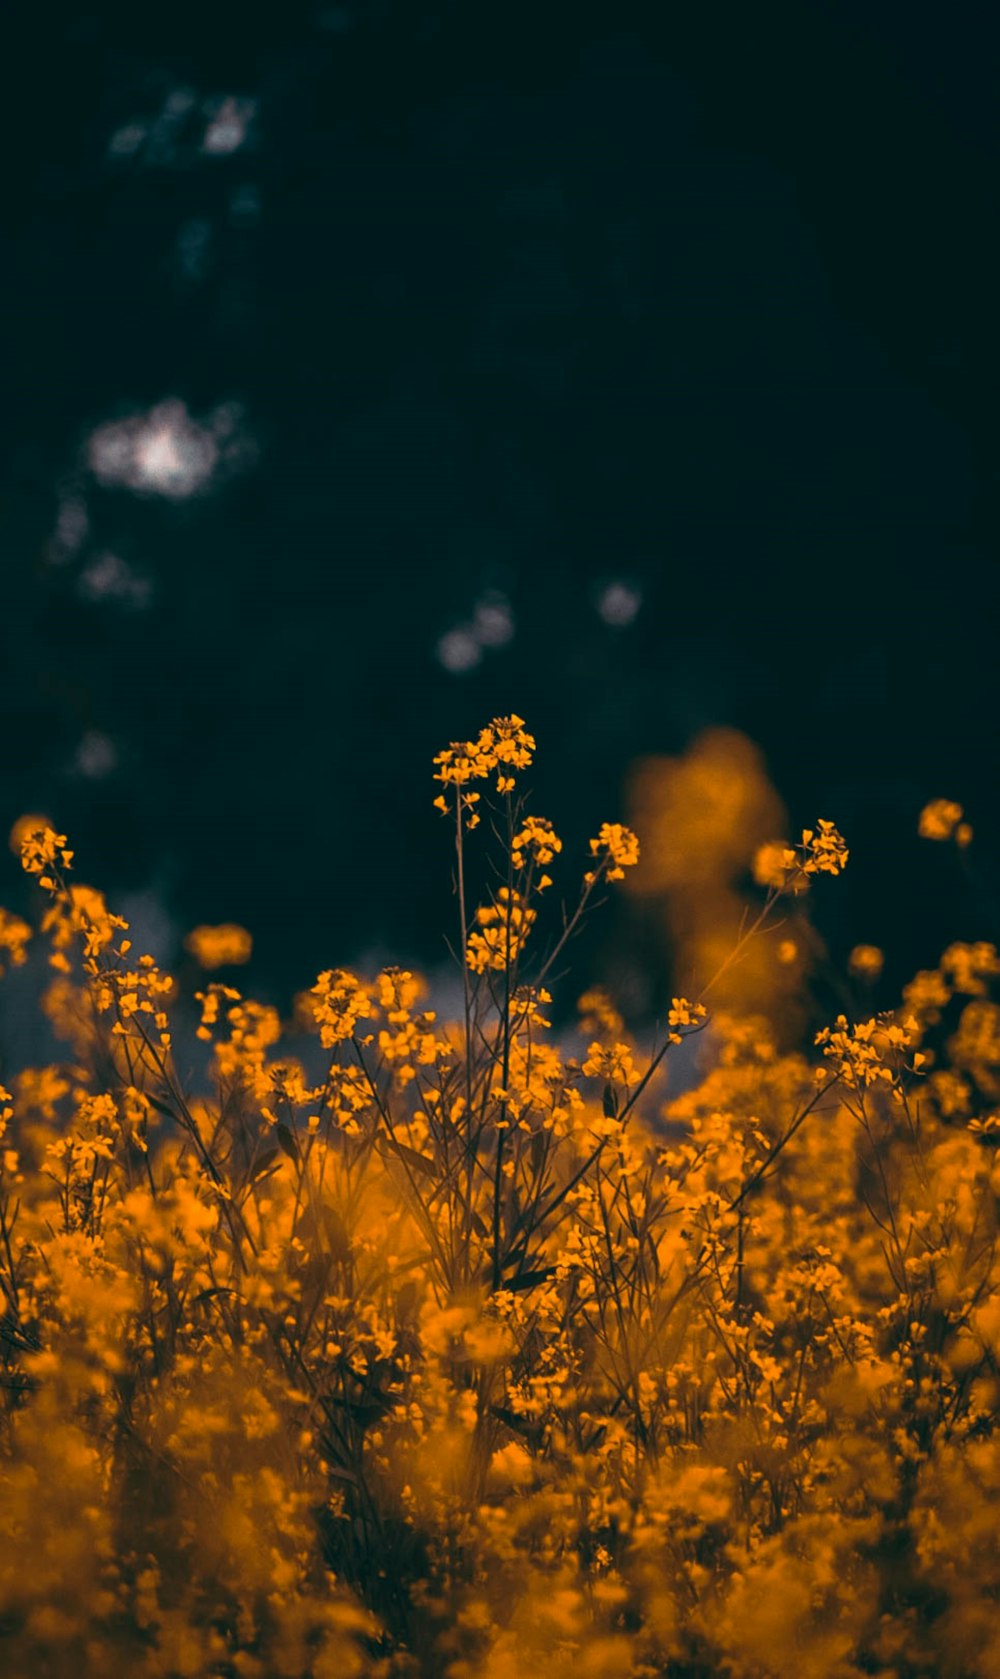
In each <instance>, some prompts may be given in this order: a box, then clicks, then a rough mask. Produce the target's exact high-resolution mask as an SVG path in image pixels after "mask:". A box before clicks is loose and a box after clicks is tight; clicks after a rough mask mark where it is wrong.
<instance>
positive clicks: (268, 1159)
mask: <svg viewBox="0 0 1000 1679" xmlns="http://www.w3.org/2000/svg"><path fill="white" fill-rule="evenodd" d="M280 1153H281V1150H280V1149H276V1148H266V1149H265V1150H264V1152H263V1154H262V1155H261V1156H260V1158H259V1160H256V1161H255V1162H254V1168H253V1171H252V1172H251V1174H250V1182H251V1183H256V1182H257V1179H258V1178H262V1177H263V1176H264V1173H265V1172H266V1171H267V1168H268V1167H269V1166H273V1165H274V1162H275V1161H276V1160H277V1158H278V1155H279V1154H280Z"/></svg>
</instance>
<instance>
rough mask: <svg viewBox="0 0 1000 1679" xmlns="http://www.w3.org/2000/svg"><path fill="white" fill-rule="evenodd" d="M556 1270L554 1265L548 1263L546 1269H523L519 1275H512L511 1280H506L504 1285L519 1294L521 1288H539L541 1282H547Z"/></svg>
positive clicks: (513, 1292)
mask: <svg viewBox="0 0 1000 1679" xmlns="http://www.w3.org/2000/svg"><path fill="white" fill-rule="evenodd" d="M555 1271H556V1268H555V1266H554V1265H546V1267H545V1269H544V1271H522V1272H521V1275H520V1276H519V1277H512V1278H511V1280H510V1282H505V1283H504V1285H503V1286H504V1288H508V1289H510V1291H511V1293H512V1294H517V1293H518V1292H519V1291H520V1290H521V1289H524V1288H537V1287H538V1285H539V1283H547V1282H548V1280H549V1278H550V1277H554V1276H555Z"/></svg>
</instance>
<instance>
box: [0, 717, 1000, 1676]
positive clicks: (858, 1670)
mask: <svg viewBox="0 0 1000 1679" xmlns="http://www.w3.org/2000/svg"><path fill="white" fill-rule="evenodd" d="M534 747H535V743H534V741H533V739H532V737H531V736H530V734H528V732H527V730H526V728H525V726H524V724H523V722H522V721H521V719H520V718H518V717H505V718H498V719H495V720H494V721H493V723H492V724H490V725H489V726H488V727H486V728H484V729H483V730H482V731H481V733H480V734H479V736H478V738H477V739H475V740H472V741H464V742H459V743H454V744H453V745H452V746H450V747H449V748H447V749H446V750H445V751H443V752H441V753H439V755H438V756H437V758H436V759H435V762H434V766H433V768H434V775H435V780H436V789H437V798H436V803H437V806H438V808H439V810H440V812H441V818H442V822H441V828H442V836H443V841H444V855H445V861H444V862H443V865H442V882H443V883H445V882H446V879H447V869H448V866H449V865H448V855H449V853H450V862H451V867H452V870H453V876H454V886H455V896H456V904H455V913H454V915H453V916H452V918H451V919H452V930H451V932H450V934H449V937H450V941H451V946H452V951H453V955H454V961H455V964H456V971H457V972H458V973H459V975H460V980H459V990H458V991H457V992H456V995H457V996H458V997H459V999H460V1002H459V1006H458V1008H457V1009H456V1010H455V1011H454V1012H455V1013H456V1014H457V1018H455V1019H447V1018H441V1017H440V1016H439V1015H438V1014H437V1013H436V1012H435V1011H434V1009H433V1007H431V1006H430V1004H431V1002H432V1001H433V999H432V998H431V997H430V996H429V994H428V988H427V986H426V984H425V982H424V981H423V980H422V979H421V977H420V976H419V975H417V974H415V973H412V972H409V971H407V970H403V969H398V968H392V967H390V968H386V969H384V970H383V971H382V972H380V973H377V974H374V975H357V974H354V973H352V972H348V971H346V970H344V969H330V970H327V971H326V972H324V973H322V974H320V976H319V978H318V979H317V980H316V982H315V984H313V985H312V987H311V989H308V990H305V991H304V992H303V993H302V994H301V996H300V997H299V998H298V1000H297V1004H296V1010H295V1014H294V1017H293V1018H292V1019H291V1020H288V1021H283V1020H282V1019H280V1018H279V1015H278V1012H277V1011H276V1010H275V1008H273V1007H272V1006H270V1005H265V1004H260V1003H257V1002H255V1001H254V1000H252V999H251V998H249V997H246V996H244V995H242V994H241V992H240V991H239V990H238V989H237V988H236V986H235V985H234V984H233V983H232V979H233V977H234V972H235V969H236V968H237V967H238V965H239V964H240V963H241V962H242V961H244V960H245V959H246V956H247V954H248V951H249V936H248V935H247V934H246V933H245V932H244V930H243V929H242V928H239V927H234V926H223V927H214V928H210V927H204V928H199V929H196V930H195V931H194V932H193V933H192V934H191V935H190V937H189V940H188V950H189V953H190V957H191V963H192V966H193V965H194V964H195V963H197V964H200V972H201V973H202V975H203V978H202V980H201V981H200V988H198V989H195V988H194V986H192V987H190V988H189V989H187V990H186V989H185V988H184V987H183V986H181V985H180V984H179V983H178V982H177V981H176V980H175V979H174V978H173V977H172V976H171V975H170V974H168V973H166V972H163V971H162V970H161V968H160V966H159V965H158V964H157V962H156V961H154V960H153V958H152V957H151V956H149V955H147V954H145V953H144V952H143V951H142V950H141V949H136V948H134V947H133V945H132V943H131V940H130V937H129V928H128V926H127V924H126V923H125V921H124V920H123V919H122V918H121V917H120V916H117V915H116V914H114V913H113V911H112V910H111V909H109V908H108V907H107V905H106V903H105V900H104V897H103V896H102V894H101V892H100V891H98V890H97V889H95V888H92V887H90V886H86V885H82V884H80V883H78V882H77V879H76V876H75V873H74V870H73V852H72V850H71V849H70V843H71V841H70V840H69V839H68V838H67V837H66V836H65V835H62V834H59V833H56V832H55V831H54V830H53V829H52V828H51V827H49V826H47V825H44V824H42V823H40V822H39V821H38V820H37V819H32V818H30V817H26V818H24V819H22V821H21V822H20V823H19V824H18V826H17V829H16V835H15V837H16V840H17V843H18V849H19V852H20V858H21V862H22V864H23V867H24V869H25V870H26V871H27V874H28V875H29V876H31V877H32V892H33V893H34V894H35V897H36V900H37V916H36V917H35V919H36V921H37V926H32V925H30V924H29V922H28V920H27V919H25V918H23V917H22V916H21V915H18V914H13V913H8V912H6V911H2V912H0V967H2V968H11V967H14V966H21V965H23V964H24V963H25V962H26V961H27V960H28V958H29V955H30V952H31V950H32V949H33V948H34V941H35V940H36V939H38V940H41V941H42V942H43V944H45V945H46V946H47V948H48V961H49V963H50V964H51V972H50V973H49V975H48V978H47V980H46V984H45V987H44V990H43V993H42V995H41V1003H40V1006H41V1007H42V1009H43V1010H44V1013H45V1016H46V1018H47V1021H48V1026H49V1029H50V1031H51V1034H52V1038H53V1042H54V1044H55V1045H57V1046H58V1058H57V1059H53V1060H52V1062H51V1064H48V1065H41V1066H23V1065H21V1066H18V1068H17V1070H16V1071H12V1072H10V1073H9V1074H5V1075H4V1076H5V1083H4V1085H3V1086H2V1088H0V1137H2V1141H0V1285H2V1293H3V1298H2V1299H0V1312H2V1316H0V1394H2V1437H0V1672H2V1673H3V1674H4V1675H5V1676H9V1679H64V1676H66V1679H70V1676H72V1679H98V1676H100V1679H106V1676H118V1675H121V1676H123V1679H131V1676H133V1675H134V1676H135V1679H175V1676H176V1679H180V1676H192V1679H193V1676H202V1675H204V1676H209V1675H212V1676H219V1679H223V1676H225V1679H237V1676H238V1679H278V1676H281V1679H350V1676H352V1675H356V1676H358V1679H397V1676H398V1679H410V1676H413V1679H418V1676H420V1679H423V1676H427V1679H436V1676H438V1675H440V1676H442V1679H519V1676H520V1675H530V1674H532V1673H534V1672H537V1671H544V1672H545V1674H546V1675H547V1679H560V1676H564V1675H565V1676H569V1675H573V1676H574V1679H655V1676H664V1679H668V1676H669V1679H714V1676H716V1675H718V1676H720V1679H786V1676H787V1679H860V1676H862V1675H876V1676H881V1679H938V1676H940V1679H996V1675H997V1674H1000V1614H998V1607H1000V1606H998V1601H997V1599H998V1586H1000V1560H998V1547H997V1543H996V1532H997V1518H998V1514H1000V1451H998V1444H997V1442H998V1434H997V1412H998V1400H1000V1389H998V1372H997V1353H998V1345H1000V1290H998V1282H1000V1267H998V1264H997V1259H996V1244H997V1197H998V1193H1000V1168H998V1167H997V1165H996V1164H995V1162H996V1155H995V1152H994V1151H995V1147H996V1143H997V1140H998V1138H1000V1005H998V1004H997V1003H995V1002H994V1001H992V1000H991V988H992V987H993V986H995V983H996V981H997V978H998V976H1000V958H998V955H997V952H996V950H995V948H994V947H993V946H992V945H990V944H987V943H973V944H966V943H963V944H953V945H951V946H950V947H949V948H948V949H947V950H946V951H945V952H944V953H943V955H942V957H941V960H940V964H939V966H938V967H937V968H935V969H933V970H927V971H923V972H920V973H918V974H917V975H915V976H914V978H913V979H912V981H911V982H910V983H909V984H908V985H907V986H906V987H905V988H904V994H903V996H902V997H901V998H900V999H899V1006H898V1008H895V1009H893V1010H892V1011H891V1012H888V1013H877V1014H874V1015H871V1016H870V1017H869V1016H868V1015H866V1013H865V1012H864V1010H863V1009H860V1010H858V1009H853V1010H852V1009H851V1008H850V1007H849V1005H847V1004H845V1012H844V1013H842V1014H840V1015H839V1016H838V1015H834V1016H833V1017H832V1018H831V1019H830V1020H829V1022H828V1023H827V1024H826V1025H825V1026H823V1027H822V1028H821V1029H819V1030H818V1032H817V1031H815V1030H810V1031H809V1032H808V1033H807V1034H806V1035H805V1039H804V1041H792V1042H790V1038H789V1033H788V1032H787V1031H782V1030H780V1029H779V1028H776V1027H775V1023H774V1020H773V1018H771V1017H769V1016H768V1015H767V1013H766V1012H756V1011H754V1010H753V1009H752V1008H746V1009H743V1010H737V1009H735V1008H733V1007H731V1006H723V1005H722V1003H720V1002H719V1000H718V999H719V998H720V997H723V996H724V995H726V992H725V987H724V985H721V986H720V982H721V981H722V980H723V978H724V975H725V974H726V973H731V972H733V971H735V970H736V969H737V968H738V967H739V965H740V964H741V963H743V962H744V961H745V960H746V961H747V962H748V963H750V959H751V958H752V957H753V956H754V954H755V953H758V952H761V951H764V952H766V953H767V960H768V961H772V962H780V961H781V960H784V957H783V956H782V954H781V952H782V943H781V941H782V937H783V936H784V940H785V944H787V943H788V939H787V930H783V927H782V920H783V917H784V915H785V914H786V911H788V910H789V907H790V906H792V907H794V910H795V914H796V915H797V916H798V917H799V918H800V919H801V918H802V917H803V916H804V915H805V914H806V909H805V907H804V906H807V905H808V902H809V899H810V893H812V892H815V891H816V890H822V891H824V892H826V891H829V892H834V893H835V892H836V891H837V882H836V881H835V880H834V879H833V878H832V877H835V876H837V875H839V874H840V873H841V871H842V870H843V868H844V866H845V864H846V863H847V861H848V853H847V847H846V844H845V841H844V839H843V838H842V836H841V835H840V833H839V832H838V830H837V828H836V827H835V826H834V824H833V823H832V822H831V821H827V820H821V821H817V822H816V823H815V825H814V826H813V827H812V828H811V829H807V830H805V831H804V832H803V833H802V835H801V839H800V841H799V842H798V843H797V844H787V843H785V842H784V841H779V840H777V839H775V841H774V842H773V843H771V844H768V845H765V846H763V847H762V848H761V850H760V851H759V853H758V856H757V861H756V870H755V875H756V882H755V884H754V886H753V888H752V891H753V893H755V897H754V899H753V905H754V907H753V909H752V910H751V911H750V912H748V914H747V916H746V917H745V919H744V923H743V926H742V928H741V929H740V930H739V931H738V933H737V935H736V937H735V939H734V941H733V943H732V947H731V949H730V950H729V952H728V954H727V955H726V956H725V957H724V959H723V961H722V963H721V965H720V966H719V967H717V968H716V970H715V971H714V972H706V973H704V974H703V975H702V976H701V978H700V983H699V986H698V987H697V988H696V990H697V994H696V995H693V996H691V997H680V996H678V997H674V998H673V1000H672V1002H671V1004H670V1006H669V1009H668V1010H666V1011H665V1016H664V1018H663V1020H662V1022H661V1026H660V1030H659V1033H658V1036H657V1037H656V1039H655V1041H652V1042H647V1041H645V1035H644V1034H639V1035H638V1036H634V1035H632V1034H630V1033H629V1032H628V1031H627V1030H626V1027H625V1025H624V1023H623V1020H622V1018H621V1015H620V1013H619V1011H618V1007H617V1006H616V999H615V998H614V997H613V996H612V995H610V994H609V992H608V990H607V989H606V988H604V987H602V985H601V983H600V981H601V976H600V975H599V974H598V975H594V974H586V975H582V976H579V978H578V979H577V981H576V982H575V989H574V976H573V957H574V940H575V938H576V935H577V933H578V931H579V929H580V928H581V926H582V925H583V923H584V921H585V920H586V918H587V917H589V915H590V914H591V913H592V912H596V913H600V903H601V900H602V899H603V898H605V897H606V896H607V892H608V891H609V890H610V891H617V890H622V889H627V887H628V880H629V871H632V870H633V869H634V868H635V866H636V865H637V864H638V863H639V858H640V846H641V843H642V839H643V836H642V833H641V832H640V833H639V835H638V837H637V836H636V834H634V833H633V832H632V831H631V830H630V829H629V828H626V827H624V826H623V825H621V824H618V823H606V824H605V825H604V826H603V827H601V829H600V831H599V833H598V834H597V835H596V836H595V837H593V838H589V839H588V837H587V836H586V835H584V836H582V837H580V838H579V839H577V838H572V837H568V836H567V837H565V839H564V838H561V837H560V836H558V835H557V834H556V833H555V831H554V829H553V827H552V825H551V823H549V822H548V821H547V820H545V819H544V818H543V817H542V816H540V815H538V814H536V813H535V812H534V810H533V808H532V807H531V806H530V805H529V803H528V800H527V797H526V795H525V793H524V791H523V789H524V787H525V785H526V772H527V771H528V770H529V768H530V766H531V764H532V757H533V752H534ZM921 825H922V832H923V833H924V834H925V835H926V837H927V838H928V839H929V840H931V841H934V842H936V843H939V844H945V845H955V846H957V847H958V848H959V849H964V847H965V846H966V845H967V843H968V842H969V840H970V839H971V833H970V831H969V830H968V828H967V827H966V826H965V824H964V823H963V822H962V812H961V811H960V810H959V809H958V807H957V806H954V805H951V804H949V803H947V802H946V801H943V800H939V801H936V802H935V803H934V804H933V805H931V806H928V808H927V809H926V810H925V811H924V813H923V816H922V817H921ZM442 902H443V905H445V906H447V899H446V896H445V894H444V893H443V894H442ZM785 954H786V955H787V951H786V952H785ZM880 962H881V956H880V953H879V952H878V951H877V950H875V949H873V948H871V947H865V946H862V947H859V948H858V949H857V950H856V951H855V953H854V956H853V958H852V969H853V976H854V980H855V981H856V985H855V986H854V989H853V991H850V990H849V991H848V993H847V995H849V996H853V997H854V998H855V999H856V998H857V997H859V996H860V997H863V996H864V995H865V985H866V983H867V982H868V981H869V980H870V979H871V977H872V976H873V975H875V974H877V972H878V969H879V966H880ZM750 965H751V967H752V963H751V964H750ZM219 973H222V974H224V975H225V976H226V977H225V979H219V978H213V977H211V976H212V975H213V974H216V975H217V974H219ZM236 977H238V975H236ZM196 983H198V982H196ZM567 988H569V989H567ZM567 998H569V999H570V1000H573V999H575V998H578V999H579V1000H578V1003H577V1021H576V1024H575V1025H572V1024H570V1025H565V1026H563V1025H561V1024H558V1022H559V1020H560V1019H561V1018H562V1016H560V1015H557V1013H556V1012H555V1008H556V1006H557V1005H559V1004H561V1005H562V1015H563V1016H564V1015H565V1012H566V1011H565V1002H566V999H567ZM553 1021H556V1022H557V1029H556V1030H553V1026H552V1024H550V1022H553ZM779 1026H780V1023H779ZM792 1038H793V1039H794V1034H792ZM692 1039H695V1040H697V1041H696V1042H690V1040H692ZM11 1049H12V1046H8V1053H10V1051H11ZM673 1068H679V1069H682V1070H683V1076H675V1073H674V1072H673V1070H672V1069H673ZM8 1086H9V1088H8Z"/></svg>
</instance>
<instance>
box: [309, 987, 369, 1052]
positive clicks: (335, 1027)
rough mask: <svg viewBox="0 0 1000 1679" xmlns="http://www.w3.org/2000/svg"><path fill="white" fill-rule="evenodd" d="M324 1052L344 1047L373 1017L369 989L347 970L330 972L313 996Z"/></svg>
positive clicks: (314, 1016) (315, 1018)
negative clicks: (362, 1023) (339, 1045)
mask: <svg viewBox="0 0 1000 1679" xmlns="http://www.w3.org/2000/svg"><path fill="white" fill-rule="evenodd" d="M309 995H310V999H311V1001H312V1013H313V1019H314V1021H315V1023H316V1025H317V1026H318V1027H319V1041H320V1043H321V1044H322V1045H323V1048H324V1049H333V1047H334V1045H335V1044H340V1043H344V1042H346V1041H347V1039H348V1038H352V1037H353V1036H354V1034H355V1032H356V1031H357V1026H358V1021H359V1020H363V1019H366V1018H367V1017H368V1015H369V1014H370V1013H371V1008H370V1001H369V995H368V987H367V986H366V985H363V984H362V983H361V981H360V980H359V979H358V977H357V975H356V974H352V973H351V972H350V970H349V969H347V968H327V969H326V970H325V972H324V973H321V974H320V976H319V978H318V980H317V981H316V984H315V985H314V986H313V988H312V990H311V992H310V993H309Z"/></svg>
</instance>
